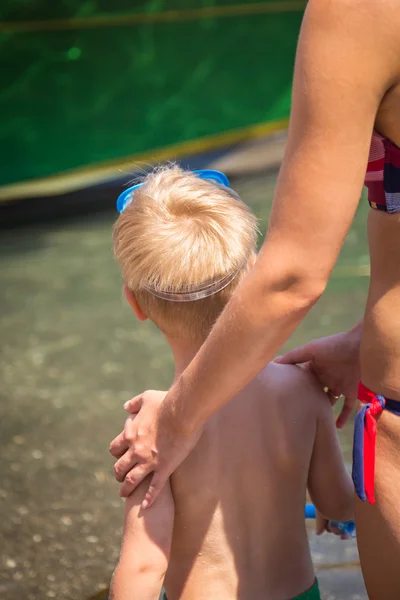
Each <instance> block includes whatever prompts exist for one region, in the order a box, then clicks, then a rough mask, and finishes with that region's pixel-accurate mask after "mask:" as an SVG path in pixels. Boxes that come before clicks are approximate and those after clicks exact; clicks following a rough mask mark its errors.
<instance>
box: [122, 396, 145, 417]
mask: <svg viewBox="0 0 400 600" xmlns="http://www.w3.org/2000/svg"><path fill="white" fill-rule="evenodd" d="M142 404H143V394H139V395H138V396H135V397H134V398H131V399H130V400H128V402H125V404H124V409H125V410H126V411H127V412H128V413H135V414H136V413H138V412H139V410H140V409H141V408H142Z"/></svg>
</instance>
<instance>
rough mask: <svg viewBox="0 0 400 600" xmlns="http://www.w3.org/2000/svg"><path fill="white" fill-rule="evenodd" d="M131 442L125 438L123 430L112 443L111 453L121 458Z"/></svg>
mask: <svg viewBox="0 0 400 600" xmlns="http://www.w3.org/2000/svg"><path fill="white" fill-rule="evenodd" d="M128 448H129V444H128V442H127V440H126V439H125V433H124V432H122V433H120V434H119V435H117V437H116V438H114V439H113V441H112V442H111V444H110V448H109V450H110V453H111V454H112V455H113V456H114V458H121V456H122V455H123V454H125V452H126V451H127V450H128Z"/></svg>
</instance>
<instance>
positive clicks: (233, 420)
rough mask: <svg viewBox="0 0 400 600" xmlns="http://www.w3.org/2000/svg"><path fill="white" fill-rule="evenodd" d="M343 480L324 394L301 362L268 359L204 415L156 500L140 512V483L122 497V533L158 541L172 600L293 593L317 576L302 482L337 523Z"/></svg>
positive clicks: (253, 599) (274, 597)
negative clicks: (197, 436) (197, 433)
mask: <svg viewBox="0 0 400 600" xmlns="http://www.w3.org/2000/svg"><path fill="white" fill-rule="evenodd" d="M250 457H251V459H250ZM327 471H328V472H329V478H328V477H326V476H325V473H326V472H327ZM348 483H349V481H348V478H347V476H346V473H345V470H344V466H343V461H342V457H341V453H340V448H339V446H338V442H337V439H336V432H335V427H334V421H333V416H332V411H331V407H330V405H329V402H328V399H327V398H326V397H325V394H324V393H323V392H322V391H321V390H320V389H319V388H318V387H317V385H316V383H315V382H314V379H313V377H312V376H311V374H309V373H307V372H306V371H304V370H302V369H301V368H299V367H292V366H287V365H277V364H270V365H268V366H267V367H266V368H265V369H264V371H263V372H262V373H261V374H260V375H259V376H258V377H257V378H256V379H255V380H253V381H252V382H251V383H250V384H249V385H248V386H247V387H246V388H245V389H244V390H243V391H242V392H241V393H240V394H238V395H237V396H235V397H234V398H233V399H232V401H231V402H230V403H229V404H228V405H227V406H226V407H225V408H223V409H222V410H221V411H220V412H219V413H217V414H216V415H215V416H214V417H213V418H212V419H210V421H209V423H208V424H207V425H206V428H205V430H204V433H203V435H202V437H201V439H200V441H199V443H198V445H197V446H196V448H195V449H194V451H193V452H192V453H191V455H190V456H189V457H188V458H187V459H186V460H185V461H184V462H183V464H182V465H181V466H180V467H179V468H178V469H177V470H176V471H175V473H174V474H173V475H172V477H171V481H170V484H171V488H170V489H169V490H165V491H164V493H163V495H162V498H160V499H159V500H158V501H157V502H156V503H155V505H154V506H152V507H151V508H150V509H148V510H147V511H141V510H140V509H139V506H140V502H141V500H142V498H143V495H144V490H145V489H146V487H147V486H146V485H143V486H142V487H141V489H139V491H137V492H135V494H134V496H132V497H131V498H129V499H128V501H127V504H128V506H127V511H128V512H127V518H126V526H125V530H126V531H127V532H128V534H127V535H128V536H130V535H131V537H132V539H133V537H135V539H136V542H135V545H138V544H139V543H140V541H139V538H140V535H141V534H143V535H144V536H146V537H150V539H152V542H153V543H155V544H157V545H158V547H159V548H162V550H163V552H164V554H165V556H166V560H167V562H166V565H165V567H166V566H167V564H168V569H167V573H166V578H165V588H166V591H167V597H168V600H178V599H179V600H202V599H204V600H205V599H207V600H209V599H210V598H221V599H222V598H223V599H224V600H233V599H236V598H240V599H241V600H266V599H268V600H282V599H286V598H293V597H295V596H297V595H298V594H300V593H301V592H304V591H305V590H307V589H309V588H310V587H311V586H312V585H313V582H314V579H315V575H314V570H313V566H312V562H311V557H310V552H309V547H308V540H307V534H306V529H305V521H304V504H305V501H306V489H307V485H308V486H309V488H310V492H311V494H312V497H313V500H314V502H315V503H316V504H317V506H318V508H319V509H320V511H321V512H322V513H324V514H325V515H326V516H328V517H329V518H334V519H338V520H340V519H346V518H350V517H351V515H349V514H348V510H349V508H348V507H349V500H350V504H351V494H352V491H351V486H350V487H349V486H348ZM346 486H347V487H346ZM346 511H347V512H346ZM151 513H153V514H151ZM161 515H163V517H162V518H161ZM146 519H147V520H148V523H147V525H146V523H145V520H146ZM152 520H153V523H152ZM168 532H170V533H168ZM168 535H170V537H171V539H172V542H171V547H170V552H169V547H168V539H167V538H168ZM126 544H127V545H128V546H127V551H128V553H129V541H127V542H126ZM126 544H124V548H126ZM123 554H124V550H123V553H122V557H121V560H123ZM168 555H169V561H168ZM129 560H130V561H131V560H132V559H129ZM134 589H135V586H134V584H133V587H132V590H134ZM131 597H132V598H137V599H138V600H139V598H140V600H142V597H141V596H140V594H134V595H133V596H131ZM145 598H146V600H147V596H146V597H145ZM149 598H152V596H149Z"/></svg>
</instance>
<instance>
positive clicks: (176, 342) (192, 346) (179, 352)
mask: <svg viewBox="0 0 400 600" xmlns="http://www.w3.org/2000/svg"><path fill="white" fill-rule="evenodd" d="M165 337H166V339H167V342H168V344H169V347H170V348H171V350H172V354H173V355H174V361H175V379H176V378H177V377H179V376H180V375H181V374H182V373H183V371H184V370H185V369H186V367H187V366H188V365H189V364H190V363H191V362H192V359H193V358H194V357H195V356H196V354H197V352H198V351H199V350H200V348H201V346H202V345H203V342H202V341H196V342H194V341H193V340H186V339H182V338H179V339H178V338H173V337H170V336H167V335H166V336H165Z"/></svg>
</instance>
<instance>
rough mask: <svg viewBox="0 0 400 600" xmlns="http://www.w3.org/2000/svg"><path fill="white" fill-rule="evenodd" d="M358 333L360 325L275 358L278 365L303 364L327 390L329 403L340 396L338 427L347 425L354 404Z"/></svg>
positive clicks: (360, 330)
mask: <svg viewBox="0 0 400 600" xmlns="http://www.w3.org/2000/svg"><path fill="white" fill-rule="evenodd" d="M361 333H362V323H360V324H359V325H357V326H356V327H354V329H352V330H350V331H348V332H347V333H338V334H336V335H331V336H328V337H323V338H320V339H317V340H313V341H311V342H309V343H308V344H305V345H304V346H300V347H299V348H296V349H294V350H291V351H290V352H287V353H286V354H284V355H283V356H280V357H279V358H277V359H276V362H278V363H281V364H304V366H305V367H306V368H308V369H309V370H310V371H311V372H312V373H314V375H315V376H316V377H317V378H318V380H319V382H320V383H321V385H322V386H323V387H328V389H329V392H328V397H329V399H330V401H331V403H332V404H335V403H336V402H337V400H338V399H339V397H340V396H344V403H343V407H342V410H341V412H340V414H339V417H338V419H337V422H336V426H337V427H338V428H341V427H343V425H344V424H345V423H346V422H347V420H348V419H349V417H350V416H351V414H352V412H353V410H354V408H355V405H356V402H357V387H358V382H359V380H360V365H359V352H360V340H361Z"/></svg>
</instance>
